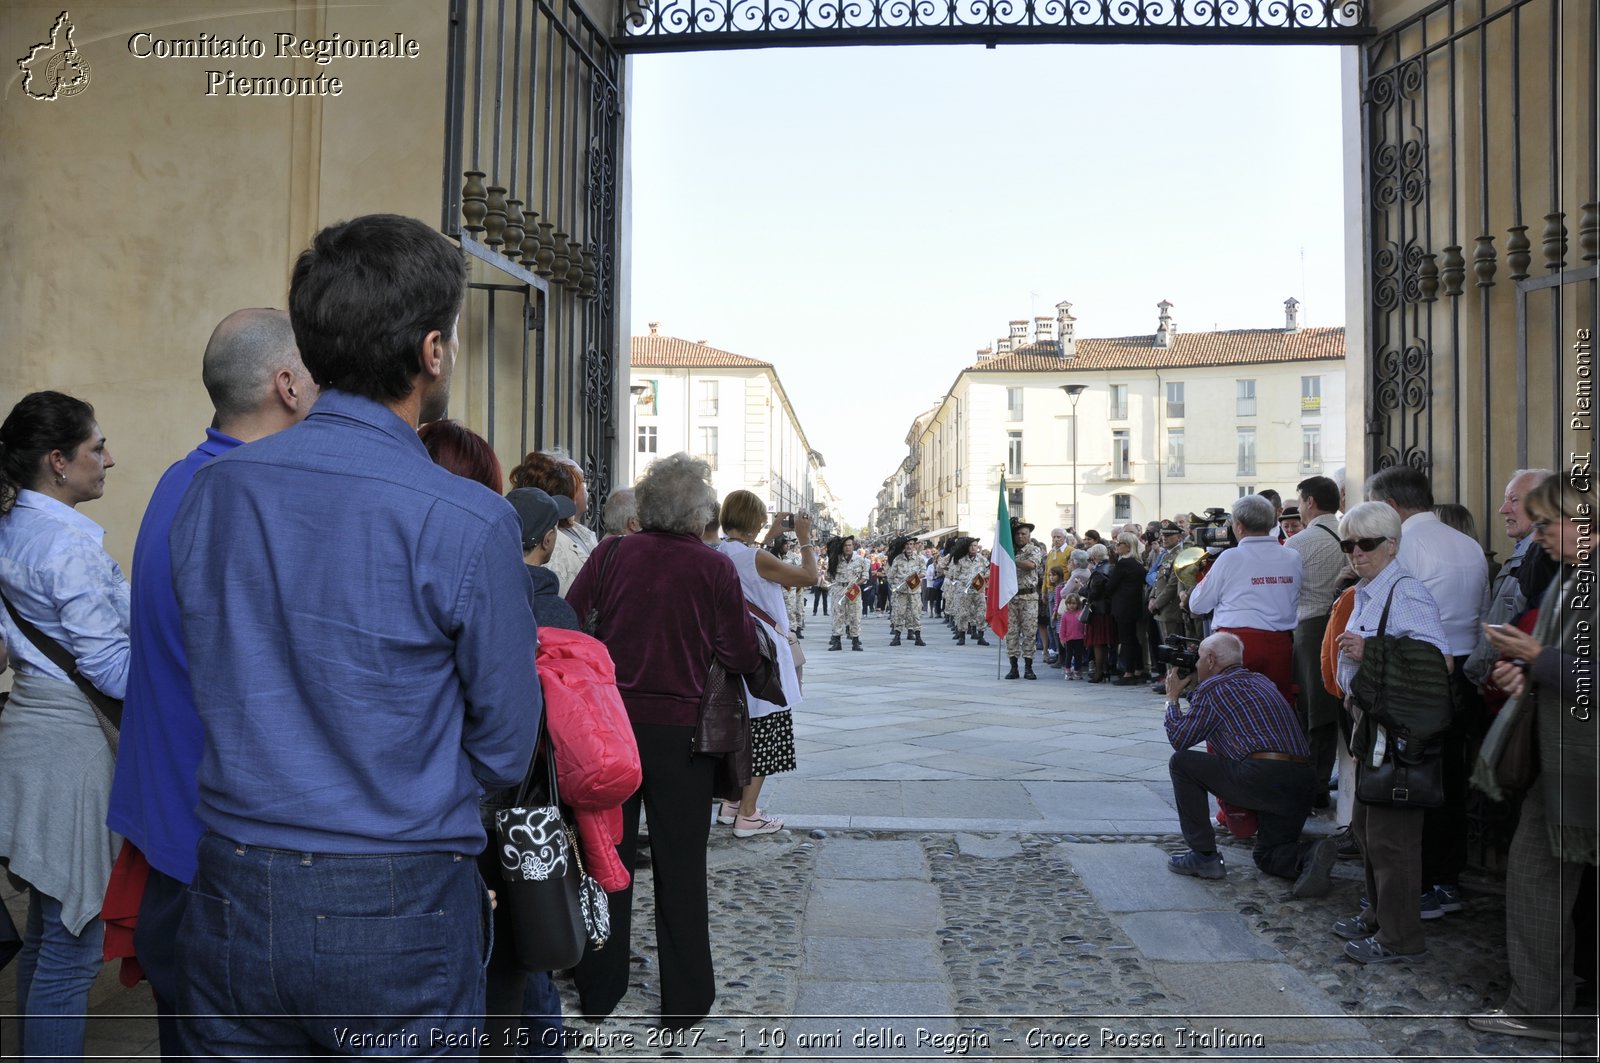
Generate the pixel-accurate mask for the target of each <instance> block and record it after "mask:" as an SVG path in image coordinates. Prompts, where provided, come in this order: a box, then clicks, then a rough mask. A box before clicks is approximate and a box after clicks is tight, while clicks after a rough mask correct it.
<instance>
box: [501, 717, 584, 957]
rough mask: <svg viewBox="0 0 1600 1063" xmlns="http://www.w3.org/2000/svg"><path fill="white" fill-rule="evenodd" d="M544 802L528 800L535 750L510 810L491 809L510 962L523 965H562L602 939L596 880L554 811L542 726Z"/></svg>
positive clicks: (551, 767)
mask: <svg viewBox="0 0 1600 1063" xmlns="http://www.w3.org/2000/svg"><path fill="white" fill-rule="evenodd" d="M539 740H540V741H539V748H541V749H543V750H544V757H543V761H544V772H543V774H544V778H545V788H546V789H545V794H544V795H543V796H544V797H545V798H546V801H545V803H543V804H530V803H529V791H530V789H531V787H532V785H533V783H534V780H535V779H536V777H537V776H538V775H539V774H540V772H539V768H538V764H539V761H540V757H539V756H538V755H535V757H534V759H533V762H532V763H531V764H529V766H528V774H527V775H525V776H524V777H523V780H522V785H521V786H520V787H518V789H517V797H516V801H515V802H514V804H513V806H512V807H511V808H502V809H500V810H498V811H497V812H495V815H494V829H495V843H496V844H497V845H498V847H499V855H500V879H501V891H500V893H501V897H502V900H501V903H502V904H504V905H506V906H507V914H508V915H509V916H510V919H511V937H512V941H513V943H514V945H515V946H516V955H517V963H518V965H519V966H521V967H522V968H523V969H524V970H527V971H560V970H565V969H567V968H569V967H571V966H573V965H574V964H576V963H577V962H578V961H579V960H580V959H582V958H583V952H584V947H585V945H586V943H589V942H592V943H593V944H594V945H595V946H596V947H599V946H601V945H604V944H605V941H606V938H607V937H609V936H610V933H611V912H610V907H609V906H608V904H607V901H606V894H605V891H604V890H603V889H601V888H600V884H599V883H598V882H596V881H595V880H594V879H592V878H590V877H589V876H588V875H586V874H584V871H583V859H582V857H581V856H580V855H579V851H578V841H577V838H576V836H574V835H573V833H572V828H570V827H569V826H567V824H566V821H565V820H563V819H562V816H561V804H560V795H559V794H558V792H557V790H556V762H555V757H554V755H553V752H552V751H551V750H550V749H549V741H548V735H547V733H546V731H545V728H544V725H543V724H542V723H541V725H540V728H539Z"/></svg>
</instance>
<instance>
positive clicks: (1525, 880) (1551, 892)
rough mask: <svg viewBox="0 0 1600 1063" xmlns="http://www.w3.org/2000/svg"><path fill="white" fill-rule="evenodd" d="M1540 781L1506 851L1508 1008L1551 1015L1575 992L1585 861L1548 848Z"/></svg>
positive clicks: (1567, 1006)
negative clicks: (1575, 925) (1577, 913)
mask: <svg viewBox="0 0 1600 1063" xmlns="http://www.w3.org/2000/svg"><path fill="white" fill-rule="evenodd" d="M1523 711H1527V707H1526V706H1524V710H1523ZM1542 782H1543V780H1541V779H1535V780H1534V783H1533V789H1531V790H1529V791H1528V794H1527V796H1526V797H1524V798H1523V799H1522V818H1521V819H1520V820H1518V821H1517V833H1516V836H1515V837H1513V838H1512V839H1511V851H1510V852H1509V853H1508V854H1507V855H1506V963H1507V966H1509V967H1510V968H1511V995H1510V996H1509V997H1508V998H1507V999H1506V1010H1507V1011H1508V1012H1510V1013H1511V1014H1513V1015H1528V1016H1532V1015H1543V1016H1551V1017H1553V1016H1557V1015H1563V1014H1570V1013H1571V1011H1572V1002H1573V997H1574V995H1575V994H1576V992H1577V980H1576V979H1575V978H1574V977H1573V974H1572V945H1573V942H1572V937H1573V929H1572V906H1573V903H1574V902H1575V901H1576V900H1577V899H1578V888H1579V886H1580V885H1581V884H1582V882H1583V872H1584V865H1582V864H1574V863H1569V862H1568V861H1566V860H1558V859H1556V857H1555V854H1554V853H1552V852H1551V851H1550V839H1549V837H1548V835H1547V832H1546V823H1547V820H1546V819H1545V811H1544V795H1543V793H1541V792H1540V785H1541V784H1542Z"/></svg>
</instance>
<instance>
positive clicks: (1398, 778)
mask: <svg viewBox="0 0 1600 1063" xmlns="http://www.w3.org/2000/svg"><path fill="white" fill-rule="evenodd" d="M1403 745H1404V743H1403V742H1396V743H1395V746H1394V747H1391V748H1390V749H1389V750H1388V751H1387V752H1386V753H1385V754H1384V756H1383V761H1382V763H1380V764H1379V765H1378V766H1377V767H1376V768H1374V767H1373V766H1372V758H1371V757H1362V758H1361V759H1360V760H1358V761H1357V762H1356V799H1357V800H1359V801H1360V802H1361V803H1362V804H1366V805H1388V806H1390V807H1392V808H1439V807H1440V806H1442V805H1443V804H1444V753H1443V749H1442V747H1441V746H1439V745H1427V746H1422V747H1410V748H1400V747H1401V746H1403Z"/></svg>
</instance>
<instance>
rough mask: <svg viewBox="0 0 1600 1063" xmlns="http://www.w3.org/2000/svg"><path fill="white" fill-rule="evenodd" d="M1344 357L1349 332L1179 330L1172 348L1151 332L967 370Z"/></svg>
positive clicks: (1036, 350) (1046, 348)
mask: <svg viewBox="0 0 1600 1063" xmlns="http://www.w3.org/2000/svg"><path fill="white" fill-rule="evenodd" d="M1343 357H1344V329H1342V328H1307V329H1301V330H1300V331H1299V332H1293V333H1290V332H1284V331H1283V330H1282V329H1234V330H1232V331H1227V332H1180V333H1178V335H1177V337H1176V338H1175V339H1174V340H1173V343H1172V346H1171V347H1157V346H1155V339H1154V337H1153V335H1152V334H1150V333H1148V332H1147V333H1145V334H1143V335H1141V336H1119V337H1115V338H1112V339H1080V340H1078V341H1077V357H1076V358H1074V359H1073V360H1072V361H1070V362H1069V361H1066V360H1064V359H1063V358H1062V357H1061V353H1060V348H1059V347H1057V346H1056V345H1055V344H1054V343H1044V344H1040V343H1030V344H1028V345H1027V346H1026V347H1023V348H1022V349H1021V350H1018V351H1013V352H1011V353H1010V354H1002V355H999V356H998V357H995V358H990V359H987V360H986V361H982V362H977V363H974V364H973V365H970V366H968V367H967V372H969V373H1000V372H1024V373H1036V372H1057V373H1058V372H1061V371H1062V370H1084V369H1157V368H1168V367H1173V368H1177V367H1182V366H1202V365H1249V364H1252V363H1257V362H1307V361H1318V360H1322V359H1335V358H1343Z"/></svg>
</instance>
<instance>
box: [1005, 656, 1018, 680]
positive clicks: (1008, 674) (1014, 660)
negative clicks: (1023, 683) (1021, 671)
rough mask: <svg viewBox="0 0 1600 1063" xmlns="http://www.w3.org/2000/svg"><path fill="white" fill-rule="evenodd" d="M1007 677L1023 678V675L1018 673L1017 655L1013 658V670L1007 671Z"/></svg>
mask: <svg viewBox="0 0 1600 1063" xmlns="http://www.w3.org/2000/svg"><path fill="white" fill-rule="evenodd" d="M1006 678H1007V679H1020V678H1021V676H1019V675H1018V674H1017V659H1016V658H1015V657H1013V658H1011V671H1009V672H1007V673H1006Z"/></svg>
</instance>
